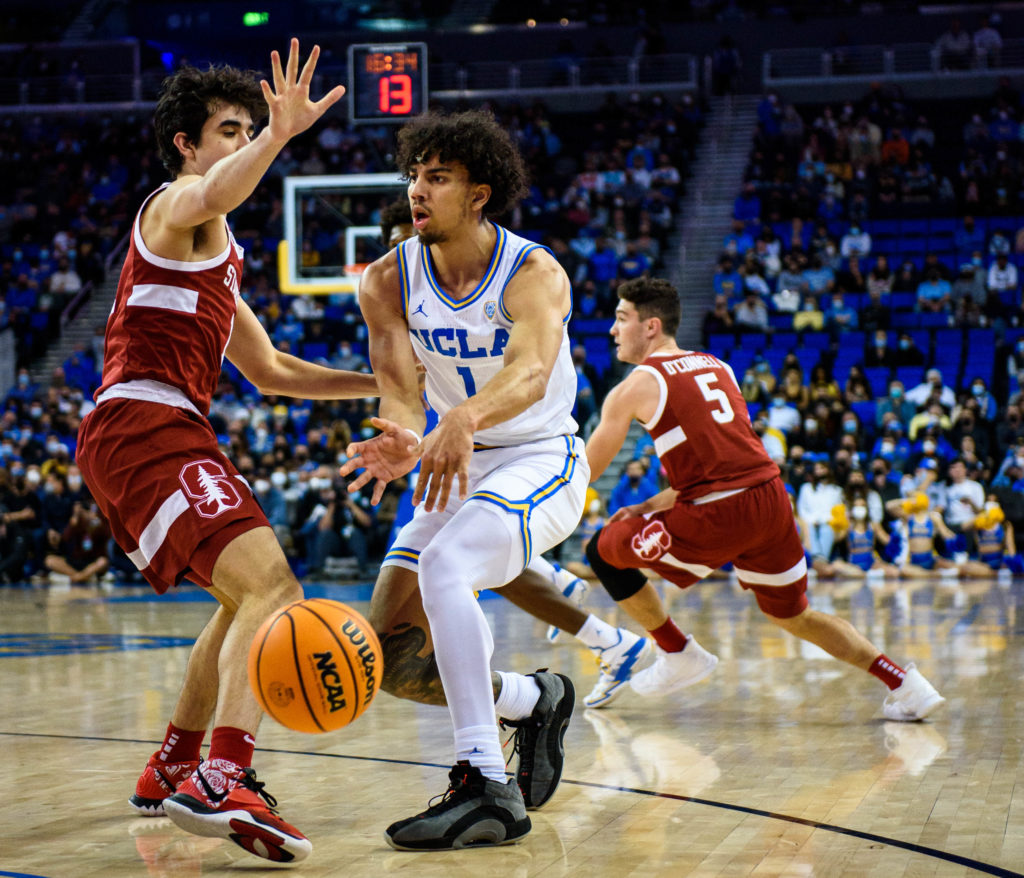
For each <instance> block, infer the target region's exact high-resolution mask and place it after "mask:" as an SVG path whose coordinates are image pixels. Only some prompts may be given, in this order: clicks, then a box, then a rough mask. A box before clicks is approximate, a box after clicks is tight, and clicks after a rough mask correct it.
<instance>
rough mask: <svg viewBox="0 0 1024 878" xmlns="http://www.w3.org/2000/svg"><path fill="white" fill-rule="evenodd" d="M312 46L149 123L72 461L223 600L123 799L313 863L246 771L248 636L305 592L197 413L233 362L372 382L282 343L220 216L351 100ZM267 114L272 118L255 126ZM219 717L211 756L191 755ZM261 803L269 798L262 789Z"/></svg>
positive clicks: (216, 82) (139, 551)
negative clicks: (128, 231) (331, 81)
mask: <svg viewBox="0 0 1024 878" xmlns="http://www.w3.org/2000/svg"><path fill="white" fill-rule="evenodd" d="M318 56H319V48H318V47H314V48H313V51H312V53H311V54H310V56H309V59H308V60H307V62H306V64H305V65H304V67H303V68H302V70H301V72H300V70H299V44H298V41H297V40H294V39H293V40H292V41H291V46H290V50H289V53H288V62H287V65H286V66H285V67H282V65H281V59H280V56H279V55H278V53H277V52H273V53H272V54H271V68H272V71H273V86H271V85H270V84H268V83H267V82H266V81H261V82H259V83H257V82H256V81H255V80H254V79H253V78H252V77H251V76H250V75H248V74H245V73H242V72H241V71H238V70H235V69H233V68H230V67H216V68H214V67H211V68H209V69H208V70H205V71H200V70H197V69H195V68H192V67H184V68H182V69H181V70H179V71H178V72H176V73H175V74H174V75H173V76H171V77H169V78H168V79H167V80H166V81H165V83H164V87H163V90H162V93H161V96H160V100H159V103H158V105H157V110H156V115H155V118H154V127H155V130H156V136H157V144H158V148H159V150H160V157H161V159H162V160H163V163H164V165H165V167H166V168H167V169H168V171H169V172H170V173H171V176H172V177H173V178H174V179H173V181H172V182H170V183H168V184H166V185H165V186H162V187H161V188H160V189H158V190H157V191H156V192H154V193H153V194H152V195H150V196H149V198H147V199H146V201H145V202H144V204H143V205H142V207H141V208H140V210H139V214H138V217H137V218H136V220H135V225H134V227H133V230H132V240H131V245H130V247H129V251H128V256H127V258H126V259H125V264H124V268H123V270H122V272H121V280H120V283H119V285H118V289H117V296H116V298H115V301H114V307H113V310H112V312H111V315H110V319H109V320H108V323H107V333H106V353H105V357H104V363H103V382H102V386H101V387H100V389H99V391H98V392H97V395H96V403H97V406H96V408H95V409H94V410H93V411H92V412H91V413H90V414H89V415H88V416H87V417H86V418H85V419H84V420H83V422H82V426H81V430H80V433H79V443H78V464H79V466H80V467H81V469H82V475H83V476H84V478H85V480H86V483H87V484H88V486H89V489H90V490H91V491H92V493H93V496H94V497H95V498H96V500H97V502H98V503H99V504H100V506H101V508H102V510H103V512H104V514H105V515H106V516H107V518H108V519H109V520H110V524H111V529H112V531H113V533H114V536H115V537H116V539H117V541H118V543H119V544H120V545H121V547H122V548H123V549H124V550H125V551H126V552H127V553H128V555H129V557H130V558H131V559H132V560H133V561H134V562H135V564H136V566H137V567H138V568H139V569H140V570H141V571H142V573H143V575H144V576H145V577H146V579H147V580H148V581H149V583H150V584H151V585H152V586H153V588H154V589H156V590H157V591H158V592H163V591H165V590H166V589H168V588H169V587H171V586H174V585H177V584H178V583H179V582H180V581H181V580H182V579H183V578H186V577H187V578H189V579H191V580H193V581H194V582H197V583H199V584H200V585H203V586H205V587H206V588H208V589H209V591H210V592H211V594H213V595H214V597H216V598H217V600H218V601H219V602H220V607H219V608H218V610H217V612H216V613H214V616H213V618H212V619H211V621H210V622H209V624H208V625H207V626H206V628H204V629H203V632H202V633H201V634H200V635H199V638H198V640H197V641H196V644H195V646H194V647H193V650H192V654H191V656H190V657H189V662H188V668H187V670H186V673H185V681H184V684H183V686H182V690H181V694H180V696H179V699H178V702H177V705H176V706H175V709H174V713H173V715H172V717H171V723H170V725H169V726H168V729H167V734H166V737H165V739H164V743H163V746H162V747H161V748H160V749H159V750H158V751H157V752H156V753H155V754H153V756H152V757H151V758H150V760H149V763H148V764H147V766H146V769H145V771H144V772H143V774H142V776H141V777H140V779H139V781H138V784H137V785H136V789H135V794H134V795H133V796H132V797H131V802H132V804H133V805H134V807H135V808H136V810H137V811H139V812H140V813H142V814H144V815H148V816H157V815H160V814H163V813H165V812H166V814H167V815H168V816H169V817H170V818H171V819H172V820H173V821H174V822H175V823H176V824H178V825H179V826H181V827H182V828H183V829H186V830H188V831H189V832H193V833H196V834H198V835H205V836H213V837H222V838H229V839H231V840H232V841H234V842H235V843H236V844H238V845H240V846H241V847H243V848H245V849H246V850H247V851H249V852H251V853H254V854H256V855H257V856H261V857H264V858H266V859H270V860H278V861H291V860H299V859H302V858H303V857H305V856H307V855H308V854H309V852H310V850H311V849H312V845H311V844H310V842H309V840H308V839H306V838H305V836H303V835H302V833H301V832H299V831H298V830H297V829H296V828H295V827H293V826H291V825H290V824H288V823H286V822H285V821H284V820H282V819H281V818H280V817H278V816H277V814H276V812H275V811H274V810H273V808H272V805H273V804H274V801H273V799H272V798H271V797H269V796H267V795H265V794H263V793H262V788H263V785H262V784H260V783H257V782H256V780H255V775H254V774H253V772H252V768H251V767H250V765H251V761H252V754H253V749H254V746H255V741H254V737H253V736H254V735H255V733H256V729H257V728H258V726H259V722H260V718H261V711H260V709H259V707H258V705H257V703H256V700H255V699H254V697H253V695H252V692H251V691H250V689H249V683H248V679H247V671H246V660H247V655H248V651H249V644H250V643H251V642H252V638H253V634H254V633H255V632H256V629H257V628H258V627H259V625H260V624H261V623H262V622H263V620H264V619H266V617H267V616H268V615H270V613H272V612H273V611H274V610H276V609H278V608H279V607H281V606H283V605H285V604H287V603H289V602H291V601H294V600H298V599H301V598H302V587H301V586H300V585H299V583H298V581H297V580H296V579H295V576H294V575H293V574H292V572H291V570H290V569H289V567H288V562H287V560H286V559H285V556H284V553H283V552H282V550H281V547H280V546H279V545H278V542H277V540H276V538H275V536H274V532H273V530H272V529H271V528H270V525H269V523H268V522H267V519H266V516H265V515H264V514H263V511H262V510H261V509H260V507H259V504H258V503H257V502H256V499H255V497H254V496H253V494H252V492H251V490H250V489H249V486H248V484H247V483H246V482H245V480H244V479H243V478H242V477H241V476H240V475H239V473H238V471H237V470H236V469H235V467H234V466H233V465H232V463H231V462H230V461H229V460H228V459H227V458H226V457H225V456H224V455H223V454H222V453H221V451H220V449H219V448H218V445H217V439H216V436H215V435H214V433H213V430H212V429H211V427H210V424H209V422H208V421H207V420H206V418H205V417H204V416H205V414H206V413H207V411H208V410H209V406H210V398H211V396H212V394H213V391H214V389H215V388H216V385H217V380H218V376H219V374H220V369H221V360H222V359H223V358H224V357H225V356H226V357H227V358H228V359H229V360H230V361H231V362H232V363H234V364H235V366H237V367H238V369H239V370H240V371H241V373H242V374H243V375H244V376H245V377H246V378H247V379H248V380H249V381H251V382H252V383H253V384H254V385H255V386H256V387H258V388H259V389H260V390H261V391H262V392H264V393H273V394H280V395H283V396H291V397H298V398H302V399H338V398H355V397H364V396H371V395H376V392H377V390H376V381H375V380H374V378H373V376H371V375H360V374H357V373H354V372H342V371H338V370H334V369H328V368H324V367H321V366H317V365H314V364H312V363H307V362H305V361H303V360H300V359H298V358H296V357H292V356H289V355H288V354H285V353H282V352H281V351H278V350H276V349H275V348H274V346H273V344H272V343H271V341H270V338H269V337H268V336H267V333H266V331H265V330H264V329H263V327H262V326H261V325H260V323H259V321H258V320H257V319H256V316H255V315H254V314H253V312H252V311H251V310H250V308H249V306H248V305H247V304H246V303H245V302H244V301H243V300H242V299H241V298H240V297H239V279H240V275H241V269H242V249H241V248H240V247H239V246H238V245H237V244H236V243H235V240H234V238H233V237H232V235H231V231H230V229H229V228H228V225H227V220H226V215H227V214H228V213H229V212H230V211H232V210H234V209H235V208H236V207H238V206H239V205H240V204H241V203H242V202H243V201H244V200H245V199H246V198H248V197H249V195H251V194H252V191H253V189H255V187H256V185H257V184H258V183H259V182H260V180H261V179H262V177H263V175H264V174H265V173H266V171H267V169H268V168H269V167H270V164H271V162H272V161H273V160H274V158H275V157H276V156H277V154H278V153H279V152H280V150H281V148H282V147H283V146H284V145H285V144H286V143H287V142H288V140H289V139H291V138H292V137H293V136H295V135H296V134H299V133H300V132H302V131H305V130H306V129H307V128H309V127H310V126H311V125H312V124H313V123H314V122H316V121H317V119H319V118H320V117H321V116H322V115H323V113H324V112H325V111H326V110H327V109H328V108H329V107H330V106H331V105H332V104H334V103H335V102H336V101H337V100H338V99H339V98H340V97H341V96H342V94H343V93H344V89H343V88H342V87H341V86H338V87H336V88H335V89H333V90H332V91H331V92H330V93H328V94H327V96H326V97H324V98H322V99H321V100H320V101H317V102H313V101H311V100H310V97H309V85H310V81H311V80H312V77H313V72H314V70H315V68H316V61H317V57H318ZM268 107H269V112H270V118H269V121H268V123H267V125H266V127H265V128H264V129H263V130H262V131H261V132H260V133H259V135H254V132H255V126H254V122H255V121H257V120H258V119H259V118H261V117H262V116H263V115H264V114H265V113H266V112H267V109H268ZM211 720H212V722H213V734H212V739H211V742H210V750H209V755H208V757H207V759H206V761H205V762H203V763H202V765H201V766H200V765H199V748H200V744H201V742H202V739H203V736H204V733H205V730H206V728H207V726H208V725H209V724H210V722H211ZM261 796H262V798H261Z"/></svg>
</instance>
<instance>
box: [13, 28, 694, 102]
mask: <svg viewBox="0 0 1024 878" xmlns="http://www.w3.org/2000/svg"><path fill="white" fill-rule="evenodd" d="M97 52H101V53H102V52H105V53H106V54H107V56H108V62H109V56H110V55H111V54H113V53H116V54H117V55H119V56H121V57H119V59H118V60H119V63H117V64H111V63H107V64H106V66H104V67H102V68H101V69H93V68H98V67H99V65H98V64H97V63H94V58H95V55H96V53H97ZM40 53H45V55H46V64H45V65H43V69H42V70H39V67H40V65H39V64H38V63H34V62H38V61H39V60H40V58H41V54H40ZM5 62H6V63H5ZM19 63H20V65H21V66H23V67H24V68H25V70H24V71H22V72H18V73H13V74H11V73H8V74H5V73H4V72H3V71H4V70H5V69H6V70H11V69H12V68H15V67H17V66H19ZM73 63H74V67H75V69H74V70H71V69H70V68H71V66H72V64H73ZM112 68H113V69H119V70H121V71H123V72H119V73H110V72H109V70H110V69H112ZM701 69H702V65H701V64H700V59H699V58H698V57H697V56H695V55H689V54H672V55H655V56H641V57H633V56H615V57H607V58H579V59H572V60H567V59H559V58H552V59H543V60H523V61H513V62H508V61H473V62H468V63H465V64H454V63H436V64H431V65H430V80H429V81H430V87H431V89H430V97H431V100H435V101H446V100H447V101H453V100H469V101H474V100H488V99H501V100H521V99H532V98H534V97H544V98H547V99H552V98H554V99H556V100H558V99H562V100H565V101H571V102H572V104H573V106H579V108H580V109H587V108H589V107H590V105H591V104H593V105H595V106H596V103H599V102H600V100H601V99H603V98H604V96H605V95H606V94H608V93H609V92H614V93H619V94H631V93H641V94H644V93H647V94H650V93H654V92H660V91H664V92H666V93H670V94H679V93H683V92H687V91H695V90H696V89H697V88H698V87H699V86H700V81H699V79H700V73H701ZM49 70H52V71H54V72H53V73H52V74H51V73H49V72H48V71H49ZM58 71H59V72H58ZM164 75H165V71H164V70H163V69H162V68H159V67H158V68H156V69H148V70H144V69H142V68H141V66H140V60H139V44H138V42H137V41H134V40H126V41H117V42H115V43H100V44H94V43H83V44H62V43H54V44H45V45H44V44H38V45H33V46H27V45H17V46H12V45H6V46H5V45H0V108H2V109H3V111H4V112H5V113H40V112H51V113H59V112H76V111H79V110H82V109H89V110H97V111H107V112H110V111H118V110H128V109H140V110H141V109H150V108H152V107H153V106H154V103H155V101H156V96H157V93H158V91H159V88H160V83H161V81H162V80H163V77H164ZM346 80H347V70H346V68H345V67H344V66H341V65H339V66H336V67H323V68H321V70H319V71H318V74H317V81H316V82H314V91H315V90H317V88H318V87H320V88H324V87H326V85H327V84H328V83H333V82H342V83H344V82H346Z"/></svg>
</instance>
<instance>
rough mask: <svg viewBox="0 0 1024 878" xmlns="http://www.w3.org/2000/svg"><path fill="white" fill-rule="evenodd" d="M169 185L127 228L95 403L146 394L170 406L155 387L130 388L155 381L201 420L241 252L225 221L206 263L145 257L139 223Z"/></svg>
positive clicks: (229, 323)
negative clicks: (218, 245) (220, 244)
mask: <svg viewBox="0 0 1024 878" xmlns="http://www.w3.org/2000/svg"><path fill="white" fill-rule="evenodd" d="M168 186H170V184H169V183H165V184H164V185H163V186H161V187H160V188H159V189H157V190H156V192H154V193H153V194H152V195H150V196H149V197H148V198H147V199H146V200H145V201H144V202H143V203H142V207H141V208H140V209H139V215H138V217H136V220H135V223H134V225H133V227H132V236H131V242H130V244H129V246H128V255H127V257H126V258H125V261H124V267H123V268H122V269H121V279H120V281H119V282H118V285H117V295H116V296H115V298H114V308H113V310H112V312H111V314H110V318H109V319H108V321H107V332H106V337H105V339H104V349H103V351H104V352H103V380H102V383H101V385H100V388H99V390H98V391H97V392H96V398H97V401H103V400H107V399H114V398H118V397H121V398H126V397H130V398H135V399H147V398H154V397H151V396H150V395H149V393H147V391H149V392H150V393H154V394H156V395H157V396H160V399H155V398H154V400H155V401H163V402H165V401H168V397H166V396H164V395H163V393H162V391H161V390H160V389H159V388H155V387H153V386H151V385H140V384H136V383H135V382H159V383H161V384H163V385H165V386H168V387H172V388H175V389H176V390H178V391H180V393H181V394H182V395H183V396H184V397H185V399H186V400H187V401H188V402H190V403H192V405H194V406H195V407H196V409H198V411H199V412H200V413H201V414H203V415H206V414H207V413H208V412H209V410H210V399H211V397H212V396H213V392H214V390H216V388H217V381H218V379H219V376H220V368H221V361H222V360H223V359H224V351H225V349H226V348H227V346H228V341H229V340H230V338H231V329H232V327H233V325H234V322H235V311H236V309H237V301H238V285H239V281H240V280H241V277H242V257H243V254H244V251H243V250H242V248H241V247H240V246H239V245H238V244H237V243H236V242H235V238H234V236H233V235H232V234H231V230H230V229H229V228H228V227H227V223H226V222H225V224H224V232H225V236H226V239H227V240H226V241H225V245H224V248H223V250H221V252H219V253H217V254H215V255H214V256H212V257H211V258H209V259H204V260H202V261H200V262H191V261H183V260H179V259H167V258H165V257H162V256H158V255H157V254H156V253H154V252H153V251H152V250H150V249H149V247H147V246H146V242H145V240H144V239H143V237H142V223H141V222H140V219H141V217H142V216H143V214H144V213H145V211H146V208H147V206H148V205H149V203H150V202H151V201H152V200H153V199H154V198H158V197H159V196H160V194H161V193H162V192H163V191H164V190H165V189H166V188H167V187H168ZM179 403H180V400H179ZM172 404H173V403H172Z"/></svg>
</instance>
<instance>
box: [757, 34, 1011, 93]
mask: <svg viewBox="0 0 1024 878" xmlns="http://www.w3.org/2000/svg"><path fill="white" fill-rule="evenodd" d="M1021 73H1024V39H1008V40H1004V41H1003V47H1002V50H1001V51H1000V52H999V53H998V55H988V54H986V53H984V52H972V53H971V54H970V56H969V57H967V58H964V59H962V63H960V64H957V63H953V59H950V58H948V57H944V56H943V54H942V51H941V50H940V49H939V48H938V47H937V46H936V45H935V44H934V43H897V44H894V45H891V46H884V45H871V46H856V45H852V46H836V47H832V48H828V49H824V50H822V49H816V48H798V49H776V50H773V51H770V52H765V54H764V56H763V58H762V68H761V75H762V80H763V85H764V88H765V89H766V90H772V89H781V90H788V89H794V88H800V87H807V86H828V87H830V88H832V89H839V90H840V92H842V89H843V86H846V85H848V86H851V87H853V88H855V89H856V90H857V91H858V92H860V91H861V90H862V89H863V88H864V87H865V86H867V85H868V84H870V83H871V82H875V81H882V82H892V83H896V84H899V85H902V86H905V87H911V88H916V89H918V90H921V91H934V92H936V94H937V95H938V96H941V95H942V94H948V93H949V91H950V89H951V87H952V89H953V91H955V92H956V93H958V94H969V93H971V92H972V91H974V92H976V91H977V90H979V89H981V90H983V91H987V90H989V89H990V88H991V87H992V86H993V85H994V84H995V83H996V82H997V81H998V79H999V77H1000V76H1004V75H1009V76H1018V75H1020V74H1021ZM837 96H839V97H842V96H844V95H842V94H839V95H837Z"/></svg>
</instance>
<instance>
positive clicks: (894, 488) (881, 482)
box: [868, 457, 900, 524]
mask: <svg viewBox="0 0 1024 878" xmlns="http://www.w3.org/2000/svg"><path fill="white" fill-rule="evenodd" d="M891 472H892V469H891V467H890V466H889V462H888V461H887V460H885V459H884V458H881V457H874V458H872V460H871V465H870V478H869V479H868V487H869V489H870V490H871V491H873V492H874V493H875V494H876V495H877V496H878V499H879V501H880V502H881V504H882V521H883V522H884V523H885V524H888V522H889V521H890V516H889V514H888V512H887V511H886V508H885V507H886V504H887V503H888V502H889V501H890V500H895V499H897V498H898V497H899V496H900V486H899V480H898V479H892V478H890V473H891Z"/></svg>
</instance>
